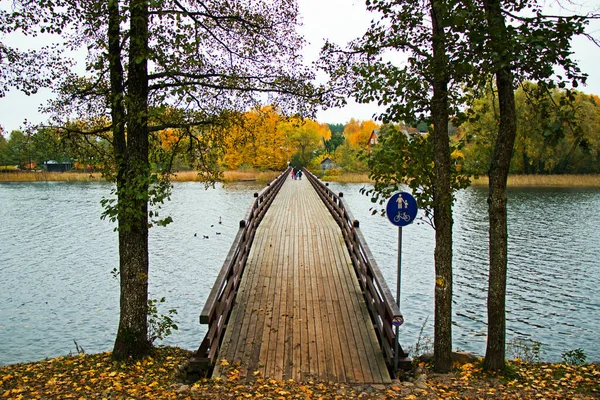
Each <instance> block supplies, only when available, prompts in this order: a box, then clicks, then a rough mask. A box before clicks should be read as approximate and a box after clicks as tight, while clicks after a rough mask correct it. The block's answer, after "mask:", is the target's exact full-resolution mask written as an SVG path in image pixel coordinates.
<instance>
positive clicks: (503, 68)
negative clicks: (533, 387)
mask: <svg viewBox="0 0 600 400" xmlns="http://www.w3.org/2000/svg"><path fill="white" fill-rule="evenodd" d="M484 7H485V11H486V14H487V20H488V24H489V32H490V41H491V44H490V45H491V47H492V50H494V51H496V52H497V54H499V59H498V60H496V65H497V68H496V84H497V86H498V101H499V107H500V125H499V128H498V137H497V139H496V144H495V147H494V154H493V157H492V160H491V163H490V170H489V193H488V207H489V208H488V213H489V223H490V228H489V255H490V271H489V282H488V285H489V286H488V303H487V311H488V340H487V348H486V352H485V359H484V368H485V369H487V370H499V369H503V368H504V367H505V343H506V315H505V312H506V304H505V303H506V275H507V266H508V230H507V218H506V203H507V198H506V181H507V179H508V171H509V167H510V160H511V158H512V154H513V148H514V143H515V138H516V136H517V111H516V107H515V95H514V88H513V75H512V71H511V70H510V52H511V49H510V46H509V43H508V33H507V30H506V25H505V21H504V17H503V15H502V10H501V5H500V2H499V0H484Z"/></svg>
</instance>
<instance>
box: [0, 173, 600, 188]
mask: <svg viewBox="0 0 600 400" xmlns="http://www.w3.org/2000/svg"><path fill="white" fill-rule="evenodd" d="M280 173H281V172H280V171H254V170H234V171H224V172H223V182H259V183H268V182H270V181H272V180H273V179H275V178H276V177H277V176H278V175H279V174H280ZM321 179H322V180H323V181H328V182H338V183H373V181H372V180H371V179H369V176H368V174H366V173H346V174H336V175H322V177H321ZM172 181H173V182H202V181H203V179H202V178H201V177H200V176H199V175H198V173H197V172H195V171H182V172H178V173H176V174H174V176H173V177H172ZM0 182H105V180H104V179H103V178H102V176H101V174H100V173H99V172H95V173H89V172H28V171H22V172H5V173H1V172H0ZM487 185H488V178H487V176H480V177H476V178H472V180H471V186H475V187H484V186H487ZM508 187H514V188H517V187H539V188H543V187H560V188H600V175H509V177H508Z"/></svg>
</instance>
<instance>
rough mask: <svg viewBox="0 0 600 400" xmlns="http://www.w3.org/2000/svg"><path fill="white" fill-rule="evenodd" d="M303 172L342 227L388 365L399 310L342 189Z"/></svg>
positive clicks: (392, 348)
mask: <svg viewBox="0 0 600 400" xmlns="http://www.w3.org/2000/svg"><path fill="white" fill-rule="evenodd" d="M304 172H305V175H306V176H307V177H308V179H309V181H310V182H311V184H312V186H313V187H314V188H315V190H316V191H317V193H318V194H319V197H320V198H321V199H322V200H323V202H324V203H325V206H327V208H328V209H329V211H330V212H331V215H332V216H333V218H334V219H335V220H336V222H337V223H338V225H339V226H340V228H341V230H342V234H343V236H344V241H345V242H346V247H347V248H348V252H349V253H350V258H351V259H352V264H353V266H354V271H355V272H356V275H357V277H358V281H359V283H360V286H361V289H362V290H363V294H364V296H365V300H366V303H367V308H368V310H369V314H370V316H371V320H372V322H373V326H374V328H375V332H376V334H377V338H378V339H379V342H380V345H381V349H382V351H383V356H384V358H385V361H386V363H387V364H388V367H390V368H392V366H393V364H394V342H395V341H396V340H397V338H396V334H395V332H394V329H393V328H392V327H393V321H394V320H395V319H396V318H402V313H401V312H400V309H399V308H398V305H397V304H396V301H395V300H394V297H393V296H392V293H391V292H390V289H389V287H388V285H387V283H386V281H385V279H384V278H383V275H382V274H381V270H380V269H379V266H378V265H377V262H376V261H375V258H374V257H373V254H372V253H371V250H370V249H369V246H368V245H367V242H366V240H365V238H364V236H363V234H362V231H361V230H360V227H359V226H360V224H359V222H358V221H357V220H356V219H354V216H353V215H352V213H351V212H350V208H349V207H348V204H347V203H346V200H345V199H344V197H343V193H340V194H339V195H336V194H335V193H333V191H332V190H331V189H329V187H327V186H326V185H325V184H324V183H323V182H321V181H320V180H319V178H317V177H316V176H315V175H314V174H313V173H311V172H310V171H308V170H306V169H304ZM398 349H399V354H398V356H399V358H406V357H407V354H406V353H405V352H404V351H403V350H402V348H401V347H400V346H398Z"/></svg>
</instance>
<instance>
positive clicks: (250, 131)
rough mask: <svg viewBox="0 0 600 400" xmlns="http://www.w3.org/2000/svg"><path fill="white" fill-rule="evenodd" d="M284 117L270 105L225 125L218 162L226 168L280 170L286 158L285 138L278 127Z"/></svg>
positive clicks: (287, 156) (287, 144) (287, 139)
mask: <svg viewBox="0 0 600 400" xmlns="http://www.w3.org/2000/svg"><path fill="white" fill-rule="evenodd" d="M283 120H285V116H283V115H281V113H280V112H278V110H276V109H275V108H274V107H272V106H266V107H261V108H255V109H253V110H250V111H247V112H246V113H244V114H243V115H242V116H241V118H239V119H238V121H237V123H236V124H234V125H232V126H231V127H230V129H229V133H228V136H227V138H226V140H225V148H224V152H225V154H224V155H223V159H222V164H223V165H224V166H225V167H226V168H229V169H236V168H239V167H240V166H242V165H246V166H249V167H253V168H258V169H271V170H282V169H285V167H286V166H287V162H288V161H289V151H290V149H289V138H288V137H286V135H285V133H284V132H283V131H282V130H281V129H278V127H279V124H280V123H281V122H282V121H283Z"/></svg>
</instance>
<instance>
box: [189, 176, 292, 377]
mask: <svg viewBox="0 0 600 400" xmlns="http://www.w3.org/2000/svg"><path fill="white" fill-rule="evenodd" d="M288 173H289V168H288V169H287V170H286V171H284V172H283V173H281V174H280V175H279V176H278V177H277V178H275V180H273V181H272V182H271V183H269V184H268V185H267V187H265V188H264V189H263V190H261V191H260V192H259V193H254V197H255V199H254V202H253V203H252V205H251V206H250V207H249V208H248V211H247V212H246V215H245V217H244V219H243V220H241V221H240V227H239V230H238V233H237V235H236V237H235V239H234V241H233V244H232V245H231V248H230V249H229V253H228V254H227V257H226V258H225V262H224V263H223V266H222V267H221V271H220V272H219V275H218V276H217V279H216V281H215V284H214V286H213V288H212V290H211V292H210V294H209V295H208V299H207V300H206V303H205V304H204V308H203V309H202V312H201V313H200V323H201V324H208V332H207V333H206V336H205V337H204V340H203V341H202V343H201V344H200V347H199V348H198V351H197V352H196V354H195V356H194V357H193V358H192V359H191V360H190V363H192V364H193V363H196V364H198V366H197V368H199V369H208V368H210V367H211V366H212V365H214V363H215V361H216V356H217V355H218V353H219V347H220V345H221V342H222V340H223V336H224V334H225V328H226V325H227V322H228V320H229V316H230V314H231V310H232V308H233V303H234V300H235V296H236V293H237V289H238V287H239V284H240V280H241V278H242V274H243V272H244V268H245V266H246V260H247V259H248V254H249V253H250V248H251V246H252V241H253V239H254V235H255V234H256V230H257V228H258V225H259V224H260V222H261V221H262V219H263V217H264V215H265V213H266V212H267V210H268V208H269V206H270V205H271V203H272V202H273V200H274V199H275V196H276V195H277V193H278V192H279V189H280V188H281V186H282V185H283V183H284V182H285V179H286V178H287V175H288Z"/></svg>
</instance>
